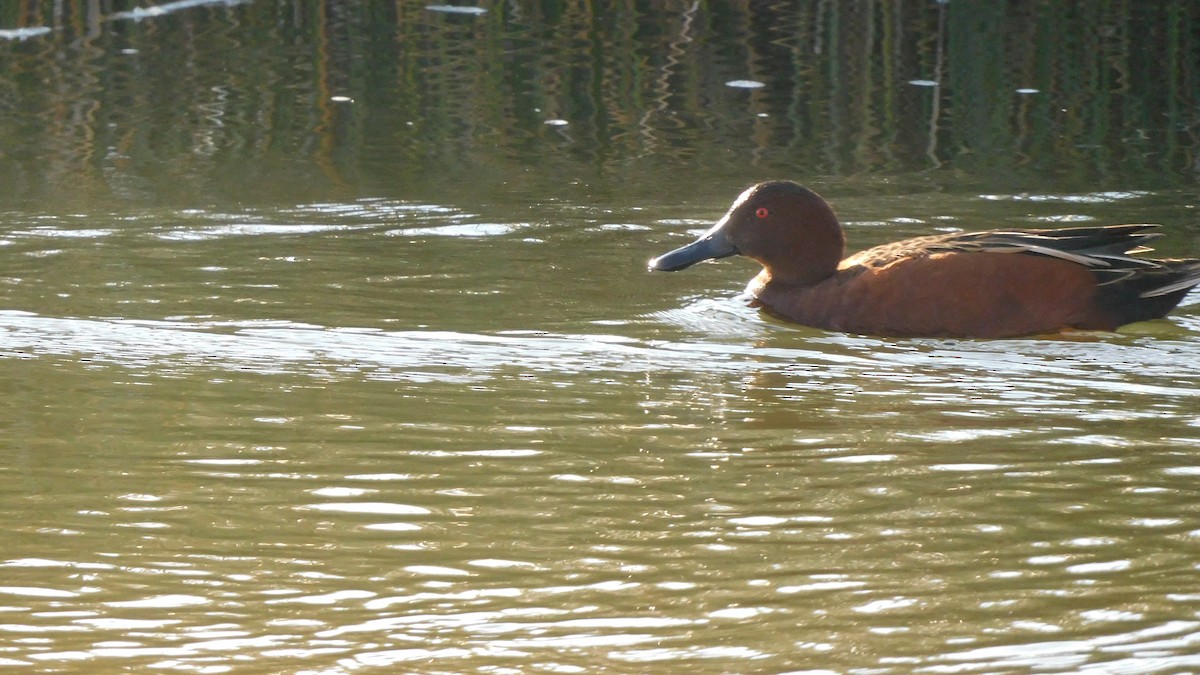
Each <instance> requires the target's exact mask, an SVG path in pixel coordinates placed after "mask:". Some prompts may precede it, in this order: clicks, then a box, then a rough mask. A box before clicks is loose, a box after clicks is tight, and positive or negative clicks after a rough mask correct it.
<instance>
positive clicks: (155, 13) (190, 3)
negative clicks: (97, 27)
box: [108, 0, 253, 21]
mask: <svg viewBox="0 0 1200 675" xmlns="http://www.w3.org/2000/svg"><path fill="white" fill-rule="evenodd" d="M249 2H253V0H175V1H174V2H167V3H164V4H161V5H155V6H153V7H135V8H133V9H131V10H129V11H127V12H113V13H112V14H109V15H108V20H109V21H115V20H117V19H132V20H134V21H141V20H142V19H150V18H155V17H160V16H166V15H168V14H170V13H172V12H178V11H182V10H185V9H192V8H193V7H201V6H203V5H225V6H226V7H233V6H234V5H244V4H246V3H249Z"/></svg>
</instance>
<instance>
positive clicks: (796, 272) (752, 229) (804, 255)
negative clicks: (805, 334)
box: [650, 180, 845, 284]
mask: <svg viewBox="0 0 1200 675" xmlns="http://www.w3.org/2000/svg"><path fill="white" fill-rule="evenodd" d="M844 250H845V237H844V236H843V234H842V227H841V225H839V224H838V220H837V216H836V215H834V213H833V209H832V208H830V207H829V204H827V203H826V202H825V200H824V199H821V197H820V195H818V194H817V193H815V192H813V191H812V190H809V189H808V188H806V187H804V186H802V185H800V184H798V183H793V182H792V181H786V180H777V181H769V182H766V183H759V184H758V185H755V186H754V187H752V188H750V189H748V190H746V191H745V192H743V193H742V194H741V196H739V197H738V198H737V200H736V201H734V202H733V206H731V207H730V208H729V212H728V213H726V214H725V216H724V217H723V218H721V219H720V220H719V221H717V224H716V225H714V226H713V227H712V229H710V230H709V231H708V232H705V233H704V234H703V235H701V236H700V238H699V239H697V240H696V241H694V242H692V243H691V244H688V245H687V246H684V247H682V248H678V249H675V250H674V251H671V252H669V253H665V254H663V255H661V256H659V257H657V258H654V259H653V260H651V261H650V269H651V270H656V271H662V272H674V271H676V270H681V269H684V268H686V267H690V266H691V265H694V264H696V263H698V262H700V261H702V260H712V259H716V258H724V257H726V256H731V255H735V254H738V255H743V256H746V257H747V258H752V259H754V260H757V261H758V262H759V263H761V264H762V266H763V267H764V268H765V269H766V270H767V272H768V273H769V274H770V275H771V278H772V279H773V280H774V281H777V282H783V283H794V284H814V283H817V282H819V281H820V280H822V279H824V278H826V277H828V276H830V275H832V274H833V273H834V272H836V271H837V266H838V263H839V262H840V261H841V259H842V254H843V252H844Z"/></svg>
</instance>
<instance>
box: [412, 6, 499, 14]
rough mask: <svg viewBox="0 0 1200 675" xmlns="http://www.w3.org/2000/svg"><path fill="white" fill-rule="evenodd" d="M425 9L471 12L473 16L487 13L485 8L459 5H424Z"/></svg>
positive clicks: (458, 12) (457, 12) (454, 12)
mask: <svg viewBox="0 0 1200 675" xmlns="http://www.w3.org/2000/svg"><path fill="white" fill-rule="evenodd" d="M425 9H427V10H429V11H431V12H446V13H447V14H471V15H474V16H479V15H481V14H487V9H485V8H483V7H468V6H459V5H426V6H425Z"/></svg>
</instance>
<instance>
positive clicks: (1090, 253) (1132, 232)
mask: <svg viewBox="0 0 1200 675" xmlns="http://www.w3.org/2000/svg"><path fill="white" fill-rule="evenodd" d="M1157 230H1158V225H1108V226H1105V227H1065V228H1061V229H1057V230H994V231H989V232H966V233H961V234H952V235H946V236H943V237H932V238H931V239H932V240H933V241H930V242H929V247H930V248H929V250H930V253H951V252H955V251H958V252H963V253H968V252H981V253H1027V254H1032V255H1042V256H1048V257H1051V258H1059V259H1062V260H1067V261H1070V262H1073V263H1076V264H1078V265H1083V266H1084V267H1090V268H1096V271H1100V270H1103V269H1106V268H1108V269H1112V270H1114V271H1116V270H1137V269H1147V268H1154V267H1157V266H1158V264H1159V262H1158V261H1157V260H1150V259H1147V258H1139V257H1137V256H1136V254H1138V253H1146V252H1148V251H1150V250H1151V249H1150V247H1148V246H1146V243H1147V242H1148V241H1150V240H1152V239H1154V238H1156V237H1160V236H1162V233H1161V232H1158V231H1157Z"/></svg>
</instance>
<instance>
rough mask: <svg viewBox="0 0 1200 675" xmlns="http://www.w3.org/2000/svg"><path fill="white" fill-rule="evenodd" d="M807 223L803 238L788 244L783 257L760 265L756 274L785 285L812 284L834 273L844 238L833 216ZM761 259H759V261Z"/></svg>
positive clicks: (842, 254) (842, 253)
mask: <svg viewBox="0 0 1200 675" xmlns="http://www.w3.org/2000/svg"><path fill="white" fill-rule="evenodd" d="M832 215H833V214H832V213H831V214H830V216H831V217H830V222H828V223H820V224H819V225H818V226H810V227H809V228H808V231H807V232H806V233H805V237H804V240H803V241H801V242H797V243H796V245H794V246H791V247H790V248H791V251H789V253H788V255H787V256H786V257H783V258H782V259H779V260H773V261H772V262H773V263H774V264H772V265H771V266H769V267H768V266H767V265H765V264H764V265H763V271H762V272H761V273H760V274H759V275H758V278H756V279H755V281H758V279H762V281H763V284H764V285H765V284H766V283H767V282H771V283H775V284H786V285H789V286H815V285H816V284H819V283H821V282H822V281H824V280H826V279H828V278H829V277H831V276H833V275H834V274H836V273H837V270H838V264H839V263H841V261H842V257H843V256H844V255H845V252H846V238H845V236H844V235H843V234H842V228H841V226H839V225H838V223H837V220H836V219H834V218H832ZM760 262H761V261H760Z"/></svg>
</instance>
